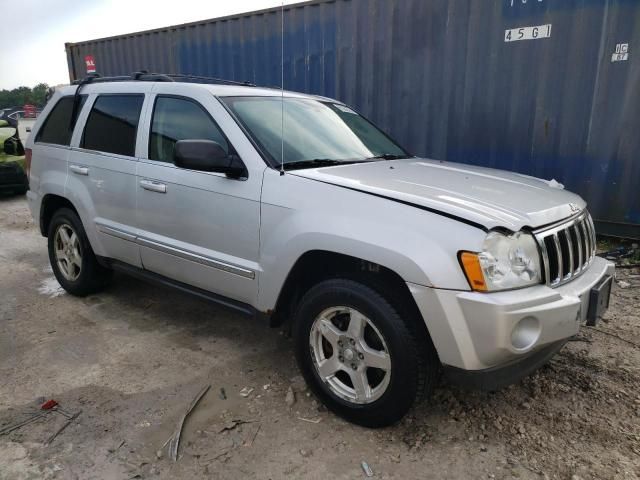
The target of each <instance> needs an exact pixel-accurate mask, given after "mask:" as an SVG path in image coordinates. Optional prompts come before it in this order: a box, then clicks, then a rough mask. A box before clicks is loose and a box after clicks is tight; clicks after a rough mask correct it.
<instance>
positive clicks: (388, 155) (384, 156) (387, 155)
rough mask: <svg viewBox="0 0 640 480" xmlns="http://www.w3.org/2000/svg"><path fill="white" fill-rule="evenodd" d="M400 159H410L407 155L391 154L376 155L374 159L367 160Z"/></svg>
mask: <svg viewBox="0 0 640 480" xmlns="http://www.w3.org/2000/svg"><path fill="white" fill-rule="evenodd" d="M402 158H411V157H409V156H408V155H395V154H393V153H383V154H382V155H376V156H375V157H371V158H370V159H369V160H377V159H381V160H400V159H402Z"/></svg>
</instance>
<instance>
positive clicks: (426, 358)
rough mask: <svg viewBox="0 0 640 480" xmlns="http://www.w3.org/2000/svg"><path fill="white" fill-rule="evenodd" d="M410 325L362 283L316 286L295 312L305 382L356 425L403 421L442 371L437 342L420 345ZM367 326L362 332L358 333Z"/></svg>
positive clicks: (295, 333) (334, 281)
mask: <svg viewBox="0 0 640 480" xmlns="http://www.w3.org/2000/svg"><path fill="white" fill-rule="evenodd" d="M359 314H361V315H359ZM347 317H348V320H347ZM358 318H360V319H361V320H360V321H358V320H357V319H358ZM362 318H364V321H362ZM353 319H356V320H355V323H354V324H353V325H354V329H355V330H356V331H364V332H365V333H364V335H361V336H358V335H352V333H353V332H352V328H351V327H352V322H353V321H354V320H353ZM327 321H329V322H330V324H329V323H327ZM411 322H412V319H409V318H402V316H401V315H400V314H399V313H398V310H396V309H395V308H394V307H393V306H392V305H391V304H390V303H389V302H388V301H387V300H386V299H385V298H384V297H383V296H382V295H380V294H379V293H378V292H377V291H376V290H374V289H372V288H370V287H369V286H367V285H365V284H363V283H359V282H356V281H353V280H348V279H331V280H326V281H323V282H321V283H319V284H317V285H316V286H314V287H313V288H311V289H310V290H309V291H308V292H307V293H306V294H305V295H304V297H303V298H302V299H301V301H300V303H299V304H298V307H297V309H296V313H295V315H294V325H293V337H294V341H295V352H296V359H297V362H298V365H299V367H300V370H301V371H302V374H303V376H304V378H305V380H306V381H307V384H308V385H309V387H310V388H311V389H312V391H313V392H314V393H315V394H316V396H318V397H319V398H320V399H321V400H322V402H323V403H324V404H325V405H326V406H327V408H329V409H330V410H331V411H333V412H334V413H336V414H337V415H339V416H341V417H343V418H345V419H347V420H348V421H350V422H353V423H356V424H358V425H362V426H365V427H371V428H377V427H384V426H388V425H391V424H393V423H395V422H397V421H398V420H400V419H401V418H402V417H403V416H404V415H405V414H406V413H407V412H408V411H409V409H410V408H411V407H412V405H413V404H414V402H415V401H416V399H417V398H418V397H419V396H422V395H424V396H426V395H429V394H430V393H431V391H432V390H433V388H434V386H435V383H436V381H437V378H438V374H439V371H440V363H439V361H438V357H437V354H436V352H435V349H434V347H433V345H432V343H431V342H430V341H424V340H420V337H419V336H418V335H417V333H416V332H415V328H414V327H415V325H412V324H411ZM361 323H362V324H364V325H365V328H364V330H360V329H358V328H356V327H358V325H359V324H361ZM331 325H333V327H336V328H335V329H334V328H332V327H331ZM337 339H338V340H339V341H338V340H337ZM362 339H364V344H363V343H362ZM352 340H355V343H353V342H352ZM340 342H342V343H340ZM345 345H346V347H345ZM354 352H355V354H354ZM372 353H374V355H372ZM385 354H386V358H385ZM353 358H356V361H355V363H351V362H352V360H351V359H353ZM336 360H337V362H338V363H337V364H336V363H335V362H336ZM332 362H333V363H332ZM371 365H379V366H380V367H381V368H377V367H372V366H371ZM336 366H337V367H338V369H339V370H338V371H336V373H335V374H334V375H331V373H330V372H332V371H333V370H334V369H335V368H336ZM325 367H326V368H325ZM341 372H342V373H341ZM363 373H364V376H363ZM354 379H355V382H357V383H358V385H360V390H359V391H360V392H361V393H362V395H360V394H359V393H358V391H357V389H356V383H354ZM363 382H364V388H363V387H362V384H363ZM349 384H350V385H349ZM349 386H350V387H351V388H349Z"/></svg>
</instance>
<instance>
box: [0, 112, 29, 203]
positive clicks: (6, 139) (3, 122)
mask: <svg viewBox="0 0 640 480" xmlns="http://www.w3.org/2000/svg"><path fill="white" fill-rule="evenodd" d="M28 189H29V181H28V179H27V175H26V174H25V171H24V147H23V146H22V141H21V140H20V135H19V133H18V124H17V120H15V119H11V118H3V119H0V194H7V193H8V194H11V193H13V194H18V195H24V194H25V193H26V191H27V190H28Z"/></svg>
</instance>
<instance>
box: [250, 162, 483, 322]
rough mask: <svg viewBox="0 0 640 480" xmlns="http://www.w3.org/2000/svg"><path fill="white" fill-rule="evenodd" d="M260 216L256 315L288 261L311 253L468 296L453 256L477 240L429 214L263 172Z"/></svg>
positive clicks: (474, 233) (269, 301)
mask: <svg viewBox="0 0 640 480" xmlns="http://www.w3.org/2000/svg"><path fill="white" fill-rule="evenodd" d="M336 168H340V167H336ZM261 218H262V225H261V239H260V241H261V256H260V263H261V267H262V270H263V274H262V277H261V280H260V293H259V299H258V309H259V310H262V311H266V310H269V309H272V308H274V306H275V304H276V302H277V298H278V295H279V293H280V289H281V288H282V285H283V284H284V282H285V280H286V278H287V275H288V274H289V272H290V271H291V269H292V268H293V266H294V265H295V263H296V261H297V260H298V259H299V258H300V257H301V256H302V255H304V254H305V253H306V252H309V251H315V250H324V251H329V252H335V253H340V254H344V255H349V256H353V257H356V258H360V259H363V260H367V261H370V262H373V263H377V264H379V265H382V266H384V267H386V268H389V269H390V270H392V271H394V272H395V273H397V274H398V275H399V276H400V277H401V278H402V279H404V280H405V281H406V282H411V283H415V284H419V285H424V286H429V287H434V286H435V287H439V288H447V289H456V290H468V289H469V285H468V283H467V280H466V278H465V276H464V274H463V272H462V270H461V268H460V266H459V264H458V259H457V253H458V251H459V250H478V249H479V248H480V246H481V245H482V241H483V240H484V237H485V232H484V231H482V230H480V229H478V228H477V227H473V226H470V225H468V224H466V223H463V222H459V221H456V220H454V219H451V218H448V217H445V216H441V215H438V214H436V213H432V212H428V211H425V210H421V209H419V208H416V207H413V206H410V205H406V204H402V203H399V202H395V201H392V200H388V199H384V198H380V197H376V196H374V195H369V194H366V193H362V192H356V191H353V190H349V189H346V188H343V187H339V186H335V185H331V184H327V183H323V182H319V181H316V180H311V179H307V178H301V177H298V176H296V175H295V174H291V173H287V174H285V175H280V174H279V172H277V171H275V170H271V169H267V170H266V171H265V176H264V184H263V192H262V217H261Z"/></svg>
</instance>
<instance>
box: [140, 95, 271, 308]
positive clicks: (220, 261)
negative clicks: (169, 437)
mask: <svg viewBox="0 0 640 480" xmlns="http://www.w3.org/2000/svg"><path fill="white" fill-rule="evenodd" d="M154 92H155V93H156V95H154V98H153V103H149V105H148V108H149V112H148V114H147V117H146V118H147V123H148V127H147V126H146V128H145V131H147V132H149V138H148V140H147V142H146V143H147V145H148V154H147V155H146V158H145V157H143V158H141V159H140V163H139V169H138V189H137V191H138V227H139V236H138V242H139V244H140V254H141V257H142V263H143V265H144V268H145V269H147V270H150V271H153V272H156V273H159V274H161V275H164V276H166V277H170V278H172V279H175V280H178V281H180V282H183V283H187V284H190V285H193V286H196V287H199V288H202V289H205V290H209V291H211V292H215V293H217V294H220V295H223V296H225V297H229V298H232V299H234V300H237V301H240V302H243V303H248V304H253V303H254V301H255V297H256V295H257V280H258V279H257V273H258V246H259V228H260V202H259V200H260V188H261V183H262V175H260V174H258V175H256V174H254V173H253V172H252V171H251V170H250V171H249V177H248V178H246V179H231V178H228V177H226V176H225V175H224V174H220V173H211V172H201V171H194V170H187V169H184V168H178V167H177V166H176V165H175V164H174V147H175V143H176V142H177V141H179V140H188V139H191V140H195V139H200V140H213V141H215V142H217V143H219V144H220V145H221V146H222V148H223V149H225V150H226V151H227V152H236V153H238V154H239V156H240V158H242V155H243V150H242V148H240V149H238V148H234V145H233V144H232V143H231V141H230V140H229V138H228V136H227V135H226V134H225V133H224V132H223V128H221V125H223V122H231V123H233V120H232V119H231V117H230V116H229V115H228V113H227V112H226V110H224V107H222V105H221V104H220V103H219V102H218V101H217V100H216V99H215V98H214V96H213V95H212V94H211V93H210V92H209V91H207V90H206V89H204V88H201V87H197V86H193V85H191V86H190V85H185V84H182V85H180V84H175V85H173V84H168V83H167V84H156V86H155V88H154ZM233 126H235V123H233ZM236 129H237V126H236ZM235 133H236V132H234V134H235ZM245 141H246V140H245ZM238 144H239V145H240V146H241V147H242V141H240V142H238Z"/></svg>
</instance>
